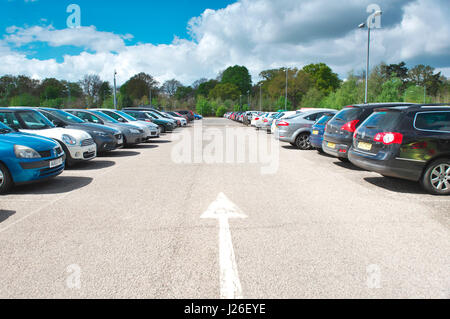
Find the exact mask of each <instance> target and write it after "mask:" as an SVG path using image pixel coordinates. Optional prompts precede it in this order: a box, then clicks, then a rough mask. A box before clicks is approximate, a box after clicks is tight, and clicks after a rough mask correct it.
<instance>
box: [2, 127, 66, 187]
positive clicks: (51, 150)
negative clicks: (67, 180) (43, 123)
mask: <svg viewBox="0 0 450 319" xmlns="http://www.w3.org/2000/svg"><path fill="white" fill-rule="evenodd" d="M64 162H65V154H64V151H63V149H62V148H61V146H60V145H59V144H58V143H57V142H56V141H54V140H52V139H50V138H46V137H41V136H37V135H32V134H27V133H20V132H17V131H15V130H13V129H11V128H9V127H8V126H6V125H4V124H2V123H1V122H0V194H5V193H7V192H8V191H9V190H10V189H11V188H12V187H13V186H14V185H20V184H25V183H31V182H36V181H42V180H46V179H49V178H52V177H55V176H58V175H59V174H61V173H62V172H63V171H64Z"/></svg>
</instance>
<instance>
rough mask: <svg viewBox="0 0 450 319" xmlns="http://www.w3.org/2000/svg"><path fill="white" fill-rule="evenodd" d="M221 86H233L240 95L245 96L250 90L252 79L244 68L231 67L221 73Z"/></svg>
mask: <svg viewBox="0 0 450 319" xmlns="http://www.w3.org/2000/svg"><path fill="white" fill-rule="evenodd" d="M221 82H222V84H226V83H229V84H234V85H235V86H236V87H237V88H238V89H239V91H240V92H241V94H247V92H249V91H250V90H251V89H252V77H251V75H250V72H249V71H248V69H247V68H246V67H245V66H239V65H235V66H231V67H229V68H227V69H226V70H225V71H224V72H223V73H222V81H221Z"/></svg>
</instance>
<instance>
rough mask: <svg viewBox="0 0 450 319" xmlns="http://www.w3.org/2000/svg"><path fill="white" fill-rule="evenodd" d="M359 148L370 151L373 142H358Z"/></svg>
mask: <svg viewBox="0 0 450 319" xmlns="http://www.w3.org/2000/svg"><path fill="white" fill-rule="evenodd" d="M358 148H359V149H362V150H364V151H370V150H372V144H370V143H365V142H359V143H358Z"/></svg>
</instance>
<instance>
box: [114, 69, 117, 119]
mask: <svg viewBox="0 0 450 319" xmlns="http://www.w3.org/2000/svg"><path fill="white" fill-rule="evenodd" d="M116 75H117V72H116V70H114V109H115V110H117V83H116Z"/></svg>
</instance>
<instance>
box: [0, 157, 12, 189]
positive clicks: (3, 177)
mask: <svg viewBox="0 0 450 319" xmlns="http://www.w3.org/2000/svg"><path fill="white" fill-rule="evenodd" d="M13 184H14V183H13V180H12V177H11V174H10V173H9V170H8V168H7V167H6V166H5V165H3V164H2V163H0V195H1V194H6V193H8V192H9V190H10V189H11V187H12V186H13Z"/></svg>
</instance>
